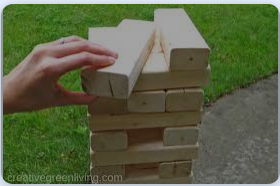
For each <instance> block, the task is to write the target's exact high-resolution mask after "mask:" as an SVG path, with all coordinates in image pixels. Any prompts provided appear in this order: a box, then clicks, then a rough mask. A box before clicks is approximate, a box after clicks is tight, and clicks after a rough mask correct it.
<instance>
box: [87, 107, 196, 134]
mask: <svg viewBox="0 0 280 186" xmlns="http://www.w3.org/2000/svg"><path fill="white" fill-rule="evenodd" d="M88 119H89V128H90V130H92V131H107V130H124V129H139V128H155V127H174V126H188V125H189V126H190V125H196V124H198V123H200V121H201V119H202V111H201V110H200V111H190V112H176V113H155V114H154V113H153V114H126V115H114V116H110V115H96V116H88Z"/></svg>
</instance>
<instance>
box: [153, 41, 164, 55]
mask: <svg viewBox="0 0 280 186" xmlns="http://www.w3.org/2000/svg"><path fill="white" fill-rule="evenodd" d="M151 53H162V48H161V45H160V38H156V39H155V43H154V46H153V48H152V52H151Z"/></svg>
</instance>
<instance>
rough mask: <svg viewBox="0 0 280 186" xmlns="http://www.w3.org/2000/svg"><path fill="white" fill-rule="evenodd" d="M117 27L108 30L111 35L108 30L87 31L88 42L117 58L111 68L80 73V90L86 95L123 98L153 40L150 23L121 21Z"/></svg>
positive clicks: (135, 78) (128, 91) (139, 69)
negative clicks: (97, 45) (112, 53)
mask: <svg viewBox="0 0 280 186" xmlns="http://www.w3.org/2000/svg"><path fill="white" fill-rule="evenodd" d="M120 25H121V26H120V27H118V28H117V29H116V30H115V29H112V34H111V35H110V34H108V33H109V32H111V31H110V29H109V28H106V32H104V33H103V32H102V29H100V28H99V29H90V34H89V40H90V41H92V42H94V43H97V44H100V45H102V46H104V47H108V48H110V49H113V50H114V51H116V52H118V54H119V57H118V59H117V60H116V62H115V64H113V65H111V66H108V67H105V68H102V69H99V70H93V69H89V68H88V69H85V70H83V71H82V74H81V76H82V77H83V79H87V81H86V82H83V87H84V91H86V92H87V93H89V94H94V95H98V96H103V97H114V98H119V99H127V98H128V97H129V96H130V93H131V91H132V89H133V87H134V85H135V83H136V81H137V78H138V76H139V75H140V73H141V70H142V68H143V66H144V64H145V62H146V59H147V57H148V55H149V54H150V52H151V50H152V47H153V44H154V40H155V25H154V24H153V23H152V22H147V21H144V22H141V21H133V22H132V21H129V22H126V21H122V22H121V24H120ZM97 30H98V31H97ZM95 32H96V33H95ZM108 35H110V36H108ZM128 51H129V52H128Z"/></svg>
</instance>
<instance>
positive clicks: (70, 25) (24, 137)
mask: <svg viewBox="0 0 280 186" xmlns="http://www.w3.org/2000/svg"><path fill="white" fill-rule="evenodd" d="M159 7H183V8H185V10H186V11H187V12H188V14H189V15H190V16H191V18H192V20H193V21H194V23H195V25H196V26H197V28H198V29H199V30H200V32H201V33H202V35H203V36H204V38H205V39H206V41H207V43H208V44H209V46H210V48H211V57H210V63H211V68H212V83H211V85H210V86H208V87H207V88H206V89H205V100H206V102H213V101H215V100H216V99H217V98H219V97H220V96H221V95H223V94H226V93H230V92H232V91H233V90H235V89H238V88H240V87H244V86H247V85H248V84H251V83H253V82H255V81H257V80H258V79H261V78H263V77H267V76H269V75H271V74H273V73H275V72H277V69H278V62H277V59H278V58H277V57H278V56H277V55H278V10H277V9H276V8H275V7H273V6H271V5H10V6H8V7H6V8H5V9H4V11H3V35H4V37H3V38H4V41H3V53H4V58H3V59H4V63H3V72H4V74H7V73H8V72H9V71H10V70H11V69H12V68H14V67H15V66H16V65H17V64H18V63H19V62H20V61H21V60H22V59H23V58H24V57H25V56H26V55H27V54H28V53H29V52H30V51H31V50H32V48H33V47H34V46H35V45H36V44H38V43H42V42H48V41H52V40H55V39H58V38H60V37H63V36H68V35H73V34H75V35H79V36H82V37H84V38H86V37H87V31H88V28H89V27H97V26H116V25H118V23H119V22H120V21H121V20H122V19H125V18H131V19H143V20H152V19H153V12H154V9H156V8H159ZM61 81H62V83H63V84H64V85H65V86H66V87H67V88H69V89H72V90H81V87H80V78H79V71H76V72H72V73H70V74H68V75H66V76H65V77H63V78H62V80H61ZM3 125H4V126H3V130H4V131H3V138H4V139H3V145H4V152H3V156H4V157H3V160H4V165H3V170H4V179H5V180H6V181H9V182H12V183H46V182H49V180H47V181H36V180H33V181H30V180H29V181H28V180H23V181H17V180H13V181H12V180H11V179H9V178H11V175H15V176H16V175H24V174H27V175H71V174H74V173H75V174H78V175H81V176H83V175H85V174H88V172H89V144H88V142H89V140H88V138H89V136H88V135H89V132H88V129H87V122H86V108H85V107H74V106H72V107H64V108H53V109H48V110H44V111H40V112H35V113H28V114H14V115H9V116H5V117H4V120H3ZM50 182H52V183H56V182H58V181H57V180H51V181H50ZM68 182H71V183H85V182H86V181H77V182H75V181H73V180H69V181H68Z"/></svg>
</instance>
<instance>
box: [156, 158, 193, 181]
mask: <svg viewBox="0 0 280 186" xmlns="http://www.w3.org/2000/svg"><path fill="white" fill-rule="evenodd" d="M191 170H192V162H191V161H176V162H163V163H160V164H159V168H158V171H159V177H161V178H174V177H187V176H190V174H191Z"/></svg>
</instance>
